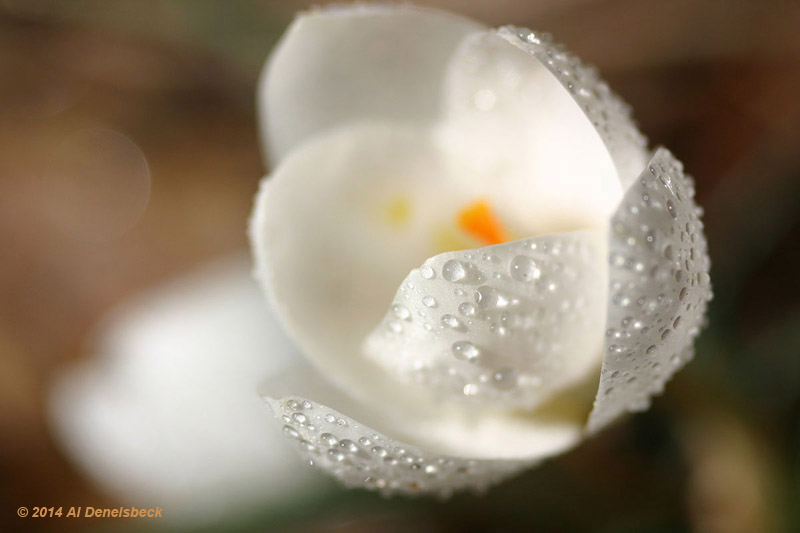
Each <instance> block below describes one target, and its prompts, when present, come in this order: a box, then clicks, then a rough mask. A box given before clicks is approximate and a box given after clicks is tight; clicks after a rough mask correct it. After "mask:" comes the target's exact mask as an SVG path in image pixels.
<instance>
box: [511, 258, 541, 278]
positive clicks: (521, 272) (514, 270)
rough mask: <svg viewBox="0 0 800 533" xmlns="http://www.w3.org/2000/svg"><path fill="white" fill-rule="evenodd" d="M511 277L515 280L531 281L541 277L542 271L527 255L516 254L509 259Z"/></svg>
mask: <svg viewBox="0 0 800 533" xmlns="http://www.w3.org/2000/svg"><path fill="white" fill-rule="evenodd" d="M510 270H511V277H512V278H514V279H515V280H517V281H533V280H537V279H539V278H540V277H541V275H542V271H541V270H539V269H538V268H537V267H536V262H535V261H534V260H533V259H531V258H530V257H528V256H525V255H518V256H516V257H515V258H514V259H512V260H511V266H510Z"/></svg>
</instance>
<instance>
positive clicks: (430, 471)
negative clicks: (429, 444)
mask: <svg viewBox="0 0 800 533" xmlns="http://www.w3.org/2000/svg"><path fill="white" fill-rule="evenodd" d="M438 471H439V469H438V468H436V466H435V465H428V466H426V467H425V473H426V474H428V475H429V476H432V475H434V474H436V472H438Z"/></svg>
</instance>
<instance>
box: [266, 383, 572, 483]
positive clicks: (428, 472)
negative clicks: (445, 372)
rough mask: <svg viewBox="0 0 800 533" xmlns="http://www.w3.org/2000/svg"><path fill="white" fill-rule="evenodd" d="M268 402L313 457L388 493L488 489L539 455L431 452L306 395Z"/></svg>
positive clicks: (346, 479) (343, 476) (350, 479)
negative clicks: (464, 455)
mask: <svg viewBox="0 0 800 533" xmlns="http://www.w3.org/2000/svg"><path fill="white" fill-rule="evenodd" d="M268 402H269V404H270V406H271V407H272V410H273V412H274V413H275V415H276V416H279V417H281V418H282V419H283V421H284V423H285V425H284V434H285V435H286V436H287V437H289V438H290V439H293V440H297V441H299V443H300V448H301V450H303V453H304V455H305V456H306V457H307V458H308V459H309V460H310V461H311V463H312V464H314V465H315V466H318V467H320V468H322V469H324V470H326V471H328V472H329V473H330V474H333V475H334V476H335V477H337V478H338V479H339V480H340V481H341V482H342V483H344V484H345V485H347V486H349V487H363V488H367V489H373V490H380V491H381V492H383V493H384V494H393V493H404V494H421V493H426V494H431V493H433V494H436V493H438V494H439V495H442V496H449V495H450V494H452V493H453V491H456V490H462V489H467V488H470V489H473V490H477V491H480V490H484V489H486V488H487V487H488V486H489V485H491V484H493V483H496V482H498V481H501V480H502V479H505V478H507V477H509V476H511V475H513V474H515V473H516V472H518V471H520V470H521V469H523V468H525V467H527V466H530V465H532V464H534V463H535V462H536V461H535V460H534V459H520V460H513V459H498V460H487V459H484V460H474V459H466V458H459V457H449V456H447V455H441V454H437V453H431V452H428V451H426V450H424V449H422V448H420V447H417V446H411V445H408V444H404V443H402V442H399V441H396V440H394V439H392V438H389V437H387V436H386V435H383V434H380V433H378V432H377V431H375V430H374V429H371V428H370V427H367V426H365V425H363V424H362V423H360V422H357V421H355V420H353V419H351V418H349V417H347V416H344V415H342V414H341V413H339V412H337V411H334V410H333V409H330V408H329V407H326V406H324V405H319V404H317V403H315V402H310V401H308V400H306V399H303V398H298V397H286V398H281V399H280V400H268ZM491 426H492V424H491V422H489V424H487V427H486V428H485V431H482V432H481V433H483V434H484V435H485V436H492V437H495V438H502V437H501V435H503V434H504V432H501V433H499V434H496V433H495V434H493V433H491V429H492V428H491ZM500 429H505V428H500ZM574 442H575V439H574V438H567V439H565V442H564V443H563V444H564V447H566V446H568V445H569V444H572V443H574ZM492 444H494V443H492ZM531 444H532V445H534V446H535V445H537V444H538V443H537V442H536V441H533V442H532V443H531ZM562 449H563V448H562Z"/></svg>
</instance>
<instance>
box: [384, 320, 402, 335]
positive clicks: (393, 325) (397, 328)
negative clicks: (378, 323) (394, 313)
mask: <svg viewBox="0 0 800 533" xmlns="http://www.w3.org/2000/svg"><path fill="white" fill-rule="evenodd" d="M387 325H388V326H389V329H390V330H392V331H394V332H395V333H401V332H402V331H403V324H401V323H400V322H398V321H397V320H390V321H389V323H388V324H387Z"/></svg>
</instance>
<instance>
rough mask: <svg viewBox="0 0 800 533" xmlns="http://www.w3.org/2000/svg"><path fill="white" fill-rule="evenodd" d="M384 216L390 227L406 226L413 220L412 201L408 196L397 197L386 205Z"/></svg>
mask: <svg viewBox="0 0 800 533" xmlns="http://www.w3.org/2000/svg"><path fill="white" fill-rule="evenodd" d="M383 214H384V220H386V222H387V223H388V224H389V225H391V226H396V227H401V226H404V225H406V224H407V223H408V221H409V220H410V219H411V201H410V200H409V199H408V197H407V196H397V197H395V198H393V199H391V200H390V201H388V202H387V203H386V205H385V206H384V209H383Z"/></svg>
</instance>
